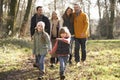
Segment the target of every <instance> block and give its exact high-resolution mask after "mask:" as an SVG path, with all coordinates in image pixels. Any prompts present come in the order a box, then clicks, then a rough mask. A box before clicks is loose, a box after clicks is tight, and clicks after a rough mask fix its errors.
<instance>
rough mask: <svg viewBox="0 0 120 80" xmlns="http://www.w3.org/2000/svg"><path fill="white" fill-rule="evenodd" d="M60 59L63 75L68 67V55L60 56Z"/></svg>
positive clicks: (61, 73)
mask: <svg viewBox="0 0 120 80" xmlns="http://www.w3.org/2000/svg"><path fill="white" fill-rule="evenodd" d="M58 59H59V61H60V75H63V74H64V71H65V68H66V65H67V61H68V55H67V56H58Z"/></svg>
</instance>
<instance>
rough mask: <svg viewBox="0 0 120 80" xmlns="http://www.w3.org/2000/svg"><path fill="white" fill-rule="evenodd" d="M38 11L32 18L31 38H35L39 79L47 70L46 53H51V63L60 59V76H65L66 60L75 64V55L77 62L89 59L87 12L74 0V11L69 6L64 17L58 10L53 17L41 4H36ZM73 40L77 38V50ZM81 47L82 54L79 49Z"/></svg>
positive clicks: (78, 63)
mask: <svg viewBox="0 0 120 80" xmlns="http://www.w3.org/2000/svg"><path fill="white" fill-rule="evenodd" d="M36 11H37V13H36V14H34V16H33V17H32V18H31V27H30V32H31V39H32V40H33V42H34V43H33V56H34V57H35V61H36V62H35V64H34V65H33V66H34V67H38V68H39V73H40V76H39V79H41V78H42V76H43V75H44V73H45V66H44V65H45V63H44V62H45V56H46V55H47V54H48V53H49V54H50V55H51V58H50V67H52V68H54V65H55V64H56V63H58V62H59V63H60V68H59V69H60V70H59V74H60V79H61V80H64V79H65V69H66V65H67V63H69V64H72V57H73V55H74V59H75V62H76V65H77V66H80V64H81V63H85V61H86V41H87V38H88V36H89V20H88V16H87V15H86V14H85V13H84V12H83V11H82V10H81V7H80V6H79V4H74V11H73V9H72V8H70V7H68V8H67V9H66V10H65V12H64V14H63V16H61V19H59V18H58V15H57V13H56V12H55V11H53V12H52V16H51V19H48V17H46V16H45V15H44V14H43V8H42V6H38V7H37V8H36ZM73 41H75V47H74V53H72V49H73ZM80 48H81V58H80V54H79V50H80Z"/></svg>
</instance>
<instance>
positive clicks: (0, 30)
mask: <svg viewBox="0 0 120 80" xmlns="http://www.w3.org/2000/svg"><path fill="white" fill-rule="evenodd" d="M2 16H3V0H0V37H1V36H2V34H1V32H2V24H3V23H2V22H3V20H2Z"/></svg>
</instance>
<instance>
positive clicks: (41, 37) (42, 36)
mask: <svg viewBox="0 0 120 80" xmlns="http://www.w3.org/2000/svg"><path fill="white" fill-rule="evenodd" d="M44 28H45V23H44V22H42V21H40V22H38V23H37V26H36V27H35V34H34V35H33V37H34V38H33V40H34V48H33V54H34V55H37V57H36V58H37V60H38V62H39V63H38V65H39V70H40V77H42V76H43V74H44V73H45V67H44V59H45V56H46V54H47V53H48V52H49V51H50V50H51V42H50V37H49V35H48V33H47V32H45V31H44Z"/></svg>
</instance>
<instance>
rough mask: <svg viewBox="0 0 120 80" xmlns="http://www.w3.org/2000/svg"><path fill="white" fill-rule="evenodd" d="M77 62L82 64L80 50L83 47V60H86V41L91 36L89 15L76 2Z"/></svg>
mask: <svg viewBox="0 0 120 80" xmlns="http://www.w3.org/2000/svg"><path fill="white" fill-rule="evenodd" d="M74 11H75V12H74V14H73V15H74V33H75V49H74V50H75V55H74V56H75V62H76V63H77V66H80V55H79V50H80V47H81V53H82V54H81V62H82V63H85V60H86V41H87V38H88V36H89V34H88V33H89V20H88V16H87V15H86V14H85V13H84V12H83V11H82V10H81V8H80V6H79V4H74Z"/></svg>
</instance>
